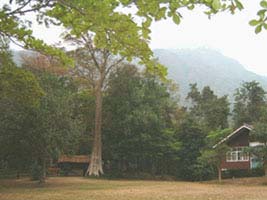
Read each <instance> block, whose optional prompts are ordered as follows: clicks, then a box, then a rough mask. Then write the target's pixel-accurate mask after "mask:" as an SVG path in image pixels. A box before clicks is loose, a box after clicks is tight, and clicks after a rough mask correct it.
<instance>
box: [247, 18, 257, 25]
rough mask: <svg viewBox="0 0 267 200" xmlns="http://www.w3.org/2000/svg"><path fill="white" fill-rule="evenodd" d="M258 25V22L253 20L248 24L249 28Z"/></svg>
mask: <svg viewBox="0 0 267 200" xmlns="http://www.w3.org/2000/svg"><path fill="white" fill-rule="evenodd" d="M258 24H259V21H257V20H255V19H253V20H251V21H250V22H249V25H250V26H257V25H258Z"/></svg>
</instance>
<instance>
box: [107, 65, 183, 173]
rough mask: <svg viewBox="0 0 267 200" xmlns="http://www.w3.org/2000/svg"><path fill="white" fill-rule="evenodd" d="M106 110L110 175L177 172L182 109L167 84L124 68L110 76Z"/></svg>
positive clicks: (132, 69)
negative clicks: (176, 127)
mask: <svg viewBox="0 0 267 200" xmlns="http://www.w3.org/2000/svg"><path fill="white" fill-rule="evenodd" d="M104 108H105V109H104V111H105V118H104V119H105V120H104V127H103V132H104V135H103V142H104V148H103V149H104V156H105V163H107V165H106V166H107V167H110V168H111V169H110V170H112V171H111V173H114V172H115V171H116V172H117V173H119V174H120V175H121V174H123V173H126V174H129V173H130V174H132V173H140V172H146V173H149V174H154V175H155V174H157V175H164V174H174V173H175V171H176V166H177V164H176V163H177V158H178V150H179V147H180V142H179V141H178V140H177V139H176V138H175V131H174V121H175V120H176V119H175V118H174V117H175V114H176V112H177V110H179V108H178V106H177V101H175V100H174V99H172V97H171V96H170V94H169V92H168V84H167V83H166V82H161V81H160V80H159V79H158V78H157V77H155V76H153V75H151V74H147V73H145V74H144V73H141V72H140V71H139V70H138V68H137V67H135V66H131V65H125V66H123V67H122V68H120V69H118V70H117V71H116V72H114V73H113V76H111V77H110V84H109V87H108V89H107V91H106V95H105V98H104ZM177 120H178V119H177Z"/></svg>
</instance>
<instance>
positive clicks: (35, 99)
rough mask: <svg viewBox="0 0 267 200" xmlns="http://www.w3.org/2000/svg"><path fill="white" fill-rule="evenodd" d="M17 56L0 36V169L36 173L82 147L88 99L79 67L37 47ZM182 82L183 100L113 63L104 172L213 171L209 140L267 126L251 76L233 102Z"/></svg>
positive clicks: (187, 176)
mask: <svg viewBox="0 0 267 200" xmlns="http://www.w3.org/2000/svg"><path fill="white" fill-rule="evenodd" d="M71 53H73V52H71ZM22 58H23V63H22V66H21V67H18V66H16V64H15V63H14V61H13V59H12V52H11V51H10V50H9V48H8V43H7V42H6V41H4V40H2V43H1V68H0V92H1V97H0V105H1V106H0V109H1V116H0V118H1V119H0V144H1V149H0V150H1V152H0V156H1V158H0V160H1V171H2V174H5V173H6V174H8V173H10V172H12V173H15V174H20V173H27V174H31V175H32V177H35V178H38V179H41V178H44V177H43V176H44V175H45V173H44V172H45V171H46V170H47V168H48V167H49V163H50V162H51V160H57V159H58V157H59V156H60V155H64V154H66V155H91V153H92V148H93V141H94V134H93V130H94V125H95V120H94V119H95V109H96V103H95V98H96V97H95V94H94V92H93V91H94V89H93V87H88V85H89V86H90V84H87V82H86V81H88V80H86V79H84V77H83V76H82V74H79V72H80V71H81V69H79V68H71V69H67V68H63V67H61V66H60V65H59V64H58V63H57V62H56V61H55V60H53V59H50V58H49V57H46V56H43V55H41V54H25V55H22ZM190 88H191V89H190V92H189V93H188V95H187V100H188V102H190V106H188V107H184V106H183V105H181V103H180V102H179V86H178V85H176V84H175V83H174V82H173V81H172V80H168V79H162V78H161V77H160V76H159V75H157V74H155V73H152V72H149V71H147V70H145V69H142V68H140V66H137V65H134V64H130V63H127V62H122V63H120V64H119V65H118V66H117V67H116V68H114V69H113V70H112V72H111V73H110V75H109V76H108V78H107V80H106V81H105V89H104V90H103V106H102V116H103V117H102V127H101V129H102V135H103V138H102V146H103V168H104V169H103V171H104V172H105V174H104V176H105V177H109V178H123V177H124V178H157V177H158V178H160V177H161V178H164V177H165V178H167V177H173V178H175V179H179V180H207V179H211V178H215V177H216V173H217V172H216V170H217V169H216V166H217V165H216V158H215V156H219V154H220V152H215V150H213V148H212V146H213V145H214V144H216V143H217V142H218V141H219V140H220V139H222V138H223V137H225V136H226V135H228V134H230V133H231V132H232V131H233V129H234V128H237V127H239V126H240V125H242V124H243V123H248V124H251V125H255V126H257V127H260V128H265V127H266V125H265V124H264V122H265V120H266V114H267V113H266V111H267V110H266V103H267V102H266V91H265V90H264V89H263V88H262V87H261V86H260V85H259V83H257V82H256V81H252V82H244V83H243V84H242V85H240V87H239V88H237V89H236V93H235V102H234V104H233V105H232V106H231V105H230V103H229V101H228V98H227V96H222V97H219V96H217V95H216V94H215V93H214V92H213V91H212V90H211V89H210V87H209V86H206V87H204V88H202V89H200V88H198V86H197V84H191V85H190ZM231 107H232V109H230V108H231ZM261 137H262V135H261ZM222 148H223V147H222ZM222 148H220V149H219V150H222ZM212 151H213V152H212ZM216 151H218V150H216ZM225 151H226V150H225ZM225 151H224V152H223V154H224V155H225Z"/></svg>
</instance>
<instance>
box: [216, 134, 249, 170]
mask: <svg viewBox="0 0 267 200" xmlns="http://www.w3.org/2000/svg"><path fill="white" fill-rule="evenodd" d="M227 144H228V146H229V147H248V146H249V130H248V129H242V130H240V133H238V134H237V135H236V136H233V138H231V139H229V141H228V143H227ZM221 169H222V170H223V169H250V159H249V161H232V162H229V161H226V155H225V158H224V159H223V160H222V163H221Z"/></svg>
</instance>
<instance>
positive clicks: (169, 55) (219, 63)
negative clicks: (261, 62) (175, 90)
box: [154, 48, 267, 102]
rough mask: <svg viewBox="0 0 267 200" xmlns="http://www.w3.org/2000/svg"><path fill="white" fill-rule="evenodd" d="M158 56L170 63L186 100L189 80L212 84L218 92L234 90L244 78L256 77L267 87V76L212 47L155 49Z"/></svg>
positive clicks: (172, 77)
mask: <svg viewBox="0 0 267 200" xmlns="http://www.w3.org/2000/svg"><path fill="white" fill-rule="evenodd" d="M154 54H155V57H157V58H158V59H159V61H160V63H162V64H164V65H165V66H166V67H168V76H169V78H171V79H173V80H175V81H176V82H177V83H178V84H179V87H180V92H181V100H182V102H183V101H184V99H185V97H186V95H187V93H188V91H189V84H190V83H197V84H198V86H199V88H202V87H204V86H206V85H209V86H210V87H211V88H212V89H213V90H214V91H215V93H216V94H218V95H219V96H222V95H229V98H230V101H231V102H232V101H233V94H234V92H235V89H236V88H238V87H239V86H240V85H241V84H242V82H245V81H253V80H256V81H258V82H260V84H261V85H262V86H263V87H264V88H267V77H264V76H261V75H258V74H255V73H253V72H251V71H248V70H246V69H245V68H244V67H243V66H242V65H241V64H240V63H239V62H237V61H236V60H234V59H232V58H229V57H226V56H224V55H223V54H221V53H220V52H218V51H215V50H211V49H202V48H200V49H193V50H191V49H182V50H169V49H156V50H154Z"/></svg>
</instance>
